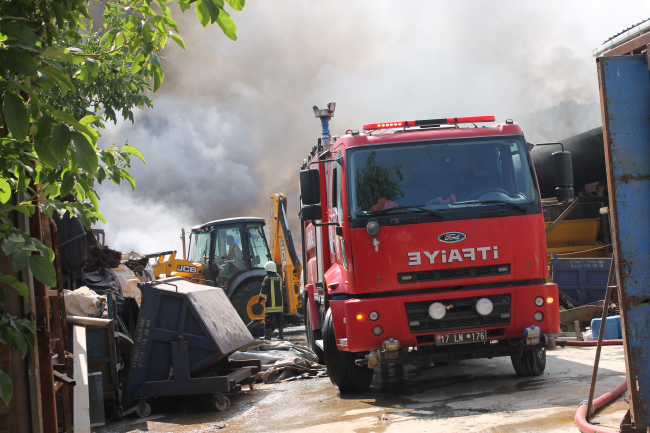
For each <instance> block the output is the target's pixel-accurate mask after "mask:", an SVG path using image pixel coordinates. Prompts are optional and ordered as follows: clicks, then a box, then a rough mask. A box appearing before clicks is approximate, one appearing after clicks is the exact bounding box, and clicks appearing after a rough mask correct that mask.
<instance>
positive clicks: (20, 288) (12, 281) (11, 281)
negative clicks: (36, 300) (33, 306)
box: [0, 256, 40, 299]
mask: <svg viewBox="0 0 650 433" xmlns="http://www.w3.org/2000/svg"><path fill="white" fill-rule="evenodd" d="M32 257H37V256H32ZM38 257H40V256H38ZM0 283H5V284H7V285H8V286H11V287H13V288H14V289H16V291H17V292H18V294H19V295H20V296H22V297H23V298H26V299H29V289H28V288H27V284H25V283H23V282H20V281H18V279H17V278H16V277H13V276H11V275H3V276H2V277H0Z"/></svg>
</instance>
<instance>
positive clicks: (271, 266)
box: [264, 262, 278, 272]
mask: <svg viewBox="0 0 650 433" xmlns="http://www.w3.org/2000/svg"><path fill="white" fill-rule="evenodd" d="M264 270H266V272H278V265H276V264H275V262H266V264H265V265H264Z"/></svg>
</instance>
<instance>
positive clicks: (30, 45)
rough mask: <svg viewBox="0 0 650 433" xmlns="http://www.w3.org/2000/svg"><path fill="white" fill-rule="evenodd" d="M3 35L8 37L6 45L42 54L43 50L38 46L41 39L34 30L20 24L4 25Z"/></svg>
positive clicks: (10, 23)
mask: <svg viewBox="0 0 650 433" xmlns="http://www.w3.org/2000/svg"><path fill="white" fill-rule="evenodd" d="M0 31H2V34H3V35H5V36H7V38H8V39H7V40H6V41H5V44H6V45H10V46H13V47H19V48H23V49H25V50H29V51H33V52H36V53H40V52H41V51H42V50H41V48H39V47H38V46H37V45H36V44H38V43H40V42H41V38H39V37H38V36H36V34H34V32H33V31H32V29H30V28H29V27H27V26H24V25H22V24H18V23H12V22H9V23H4V24H2V29H0Z"/></svg>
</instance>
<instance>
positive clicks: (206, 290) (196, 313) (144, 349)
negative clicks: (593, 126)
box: [124, 277, 261, 417]
mask: <svg viewBox="0 0 650 433" xmlns="http://www.w3.org/2000/svg"><path fill="white" fill-rule="evenodd" d="M140 289H141V290H142V305H141V308H140V315H139V317H138V324H137V329H136V332H135V336H134V341H133V343H134V344H133V352H132V354H131V364H130V366H129V372H128V380H127V383H126V391H125V399H124V406H127V407H128V406H132V405H133V404H134V403H137V404H138V408H137V412H138V415H140V416H141V417H144V416H148V415H149V414H150V413H151V406H150V405H149V403H148V402H147V400H148V399H150V398H155V397H162V396H180V395H190V394H201V395H203V394H212V395H214V396H215V397H216V400H217V402H216V407H217V409H219V410H225V409H227V408H228V406H229V405H230V402H229V400H228V398H227V397H225V396H224V395H223V394H225V393H237V392H239V391H240V390H241V385H242V384H249V385H251V384H252V383H254V380H255V374H256V373H258V372H259V371H260V370H261V361H259V360H252V361H229V360H228V356H229V355H231V354H232V353H233V352H235V351H237V350H238V349H240V348H242V347H243V346H246V345H248V344H249V343H251V342H253V341H254V340H253V337H252V335H251V333H250V332H249V331H248V329H247V328H246V325H244V323H243V322H242V320H241V319H240V318H239V315H238V314H237V312H236V311H235V309H234V308H233V306H232V304H231V303H230V301H229V300H228V298H227V297H226V295H225V293H224V292H223V290H222V289H221V288H215V287H210V286H204V285H200V284H193V283H190V282H189V281H187V280H186V279H184V278H181V277H171V278H166V279H162V280H157V281H153V282H151V283H144V284H140Z"/></svg>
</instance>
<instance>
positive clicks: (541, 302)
mask: <svg viewBox="0 0 650 433" xmlns="http://www.w3.org/2000/svg"><path fill="white" fill-rule="evenodd" d="M535 305H537V306H538V307H541V306H542V305H544V298H542V297H541V296H538V297H536V298H535Z"/></svg>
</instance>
